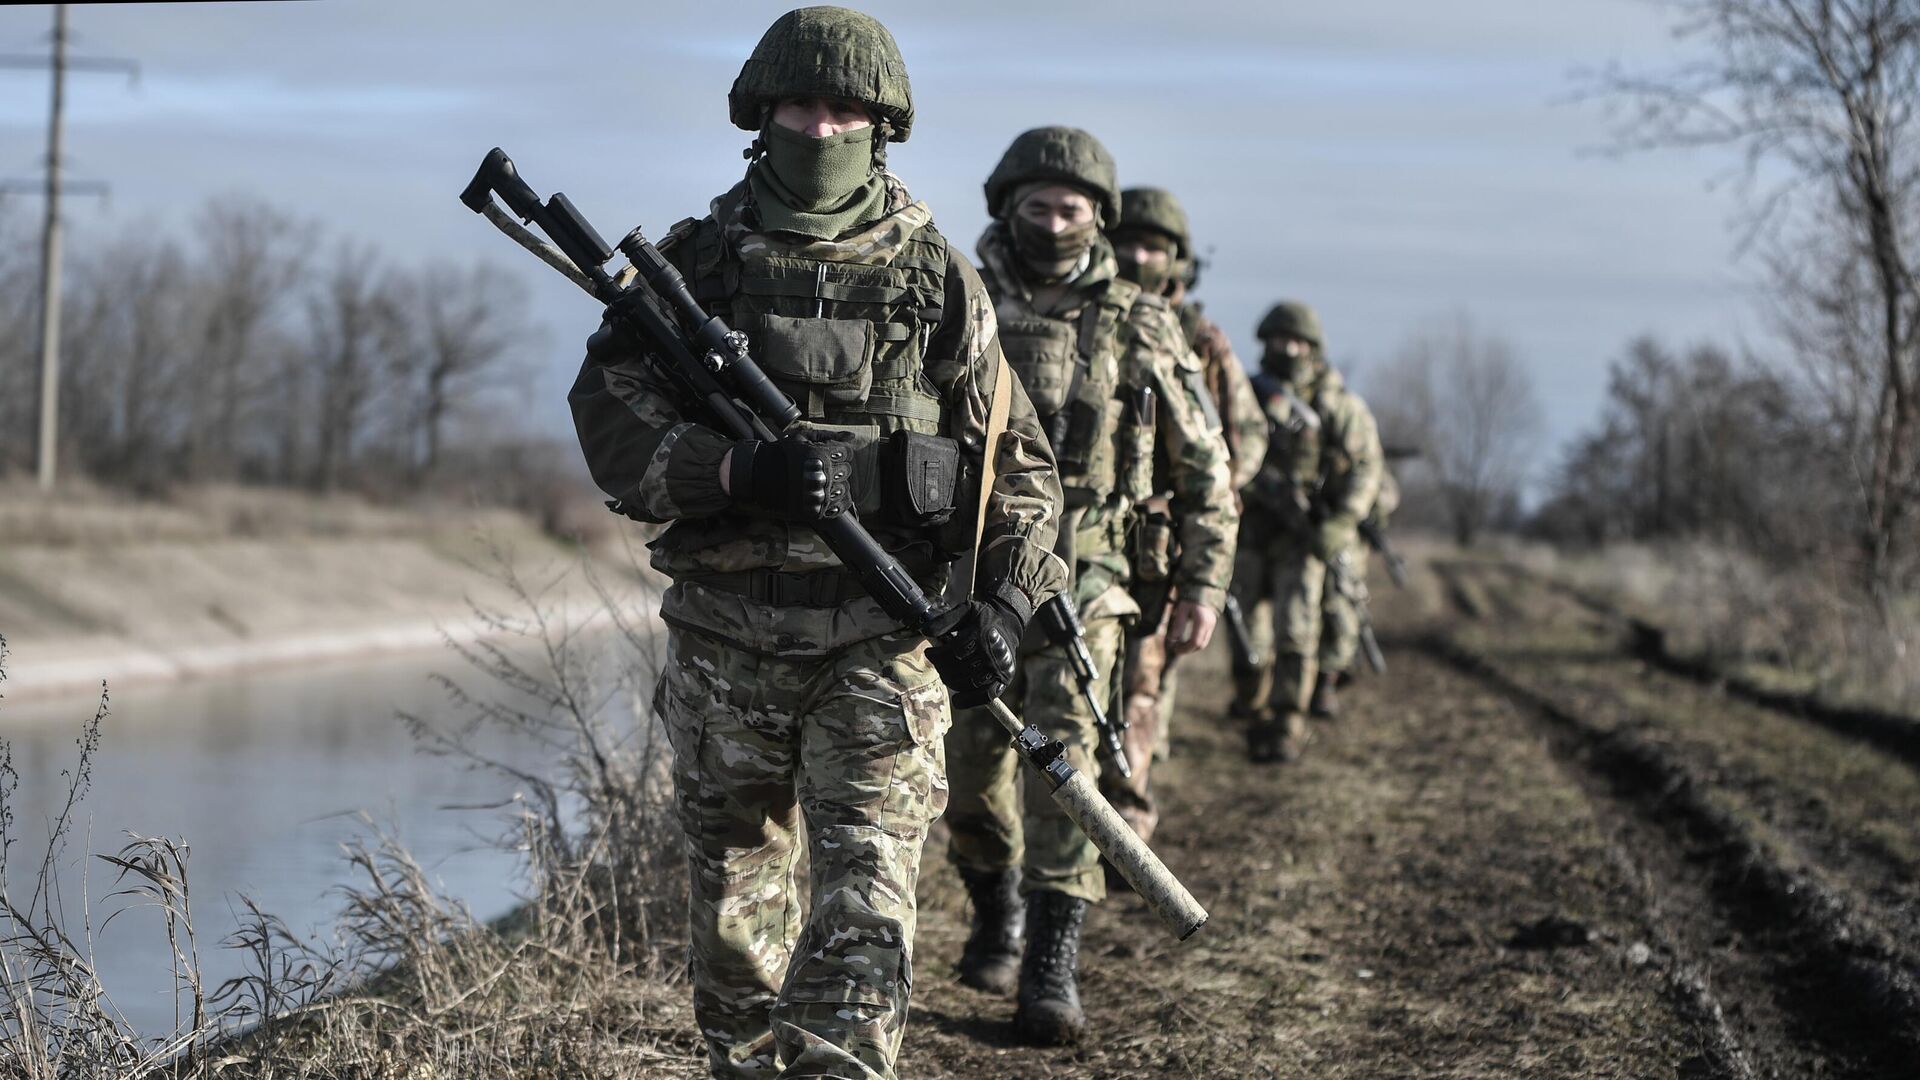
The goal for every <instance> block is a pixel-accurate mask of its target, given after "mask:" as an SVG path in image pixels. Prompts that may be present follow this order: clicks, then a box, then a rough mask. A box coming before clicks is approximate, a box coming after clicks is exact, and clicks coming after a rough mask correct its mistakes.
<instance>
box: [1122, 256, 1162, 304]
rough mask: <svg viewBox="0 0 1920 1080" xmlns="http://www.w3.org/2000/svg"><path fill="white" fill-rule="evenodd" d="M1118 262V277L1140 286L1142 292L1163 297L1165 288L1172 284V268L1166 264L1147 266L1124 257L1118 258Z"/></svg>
mask: <svg viewBox="0 0 1920 1080" xmlns="http://www.w3.org/2000/svg"><path fill="white" fill-rule="evenodd" d="M1119 261H1120V277H1121V278H1122V279H1124V280H1127V281H1131V282H1133V283H1134V284H1135V285H1138V286H1140V288H1141V291H1143V292H1149V293H1153V294H1154V295H1156V296H1164V295H1166V292H1167V286H1168V285H1171V284H1172V283H1173V267H1172V266H1169V265H1166V264H1161V265H1159V266H1148V265H1146V264H1145V263H1138V262H1134V261H1133V260H1132V259H1129V258H1127V257H1126V256H1125V255H1121V256H1119Z"/></svg>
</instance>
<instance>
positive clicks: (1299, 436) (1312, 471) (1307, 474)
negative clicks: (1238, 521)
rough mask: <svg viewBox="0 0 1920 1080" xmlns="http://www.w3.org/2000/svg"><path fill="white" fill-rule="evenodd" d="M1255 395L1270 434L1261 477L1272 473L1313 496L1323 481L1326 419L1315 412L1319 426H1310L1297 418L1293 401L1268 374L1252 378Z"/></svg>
mask: <svg viewBox="0 0 1920 1080" xmlns="http://www.w3.org/2000/svg"><path fill="white" fill-rule="evenodd" d="M1253 392H1254V394H1255V396H1257V397H1258V398H1259V399H1260V409H1261V411H1262V412H1264V413H1266V415H1267V430H1268V432H1269V438H1268V442H1267V460H1266V462H1265V464H1264V465H1263V467H1262V470H1261V471H1262V473H1263V474H1268V473H1270V474H1271V476H1272V478H1273V479H1277V480H1278V481H1280V482H1281V483H1283V484H1285V485H1287V486H1288V487H1289V488H1293V489H1298V490H1301V491H1304V492H1306V493H1307V494H1309V495H1311V494H1313V493H1314V492H1315V491H1317V490H1318V489H1319V487H1320V481H1321V479H1322V477H1321V469H1322V466H1323V464H1324V463H1323V461H1322V457H1323V453H1324V449H1325V441H1326V418H1325V417H1323V416H1321V415H1320V414H1319V413H1318V412H1315V413H1314V420H1315V421H1317V422H1312V423H1310V422H1308V420H1307V418H1306V417H1303V416H1300V415H1298V414H1297V413H1296V412H1295V406H1294V404H1293V401H1294V399H1293V398H1289V397H1288V396H1286V394H1285V393H1284V392H1283V391H1282V389H1281V383H1280V381H1279V380H1278V379H1275V378H1274V377H1273V376H1272V375H1269V374H1267V373H1266V372H1261V373H1260V374H1258V375H1255V376H1254V377H1253ZM1301 403H1302V404H1303V405H1306V407H1307V408H1309V409H1314V408H1315V407H1316V406H1315V405H1313V404H1312V403H1308V402H1306V401H1305V399H1301ZM1256 486H1258V485H1256Z"/></svg>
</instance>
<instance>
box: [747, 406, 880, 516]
mask: <svg viewBox="0 0 1920 1080" xmlns="http://www.w3.org/2000/svg"><path fill="white" fill-rule="evenodd" d="M852 441H853V434H852V433H851V432H846V431H816V430H811V429H809V430H805V431H796V432H790V433H788V434H786V435H783V436H781V437H780V439H779V440H778V441H776V442H760V441H758V440H754V439H742V440H740V441H739V442H737V443H734V444H733V462H732V464H731V465H730V466H729V472H728V474H727V486H728V489H729V493H730V494H731V496H732V498H733V503H734V505H735V506H738V507H740V508H741V509H742V510H746V511H747V512H749V513H754V514H760V515H762V516H765V517H776V518H785V519H787V520H789V521H820V520H822V519H824V518H830V517H838V516H839V515H841V514H844V513H846V512H847V510H848V509H849V508H851V507H852V505H853V491H852V487H853V485H852V480H853V446H852Z"/></svg>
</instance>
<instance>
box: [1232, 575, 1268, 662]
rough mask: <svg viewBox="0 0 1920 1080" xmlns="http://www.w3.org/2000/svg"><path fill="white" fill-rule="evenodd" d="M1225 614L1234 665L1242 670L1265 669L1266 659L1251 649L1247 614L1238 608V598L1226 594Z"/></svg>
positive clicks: (1250, 634) (1251, 637) (1251, 640)
mask: <svg viewBox="0 0 1920 1080" xmlns="http://www.w3.org/2000/svg"><path fill="white" fill-rule="evenodd" d="M1225 612H1226V616H1227V643H1228V644H1229V645H1232V646H1233V662H1234V664H1235V665H1236V666H1238V667H1239V668H1241V669H1242V670H1257V669H1259V668H1263V667H1266V666H1267V664H1266V658H1265V657H1263V656H1261V655H1259V654H1258V653H1256V652H1255V651H1254V649H1253V633H1252V632H1251V631H1250V630H1248V629H1247V613H1246V612H1245V611H1243V610H1242V609H1241V607H1240V598H1239V597H1237V596H1235V595H1233V594H1232V593H1228V594H1227V603H1226V608H1225Z"/></svg>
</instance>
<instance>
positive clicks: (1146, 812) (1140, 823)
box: [1100, 604, 1180, 840]
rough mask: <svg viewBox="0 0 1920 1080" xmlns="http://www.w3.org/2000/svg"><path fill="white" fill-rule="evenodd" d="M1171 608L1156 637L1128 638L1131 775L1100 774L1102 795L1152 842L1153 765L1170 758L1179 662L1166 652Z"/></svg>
mask: <svg viewBox="0 0 1920 1080" xmlns="http://www.w3.org/2000/svg"><path fill="white" fill-rule="evenodd" d="M1172 608H1173V605H1172V604H1168V605H1167V606H1166V608H1165V610H1163V611H1162V612H1161V616H1160V625H1159V626H1158V627H1156V628H1155V629H1154V632H1153V633H1151V634H1147V635H1145V636H1143V637H1131V638H1129V639H1128V640H1127V656H1126V664H1125V674H1124V676H1123V679H1124V682H1123V687H1124V689H1123V695H1124V696H1123V698H1122V706H1121V707H1122V708H1123V709H1125V710H1126V714H1125V715H1126V718H1127V731H1126V734H1125V735H1124V736H1123V737H1122V743H1123V745H1124V746H1125V747H1126V751H1127V765H1128V766H1129V767H1130V768H1131V769H1132V770H1133V775H1132V776H1131V777H1128V778H1122V777H1121V776H1120V773H1119V771H1118V770H1113V769H1105V770H1102V772H1101V774H1100V790H1101V793H1102V794H1104V795H1106V797H1107V801H1108V802H1110V803H1112V804H1113V808H1114V809H1115V810H1118V811H1119V812H1120V816H1121V817H1123V818H1125V819H1126V821H1127V824H1129V825H1131V826H1133V831H1134V832H1135V833H1138V834H1139V836H1140V839H1142V840H1150V839H1152V838H1153V830H1154V828H1155V827H1156V826H1158V825H1159V823H1160V811H1159V807H1158V805H1157V804H1156V802H1155V801H1154V797H1153V786H1152V774H1153V764H1154V762H1156V761H1165V760H1166V758H1167V752H1168V746H1169V735H1168V729H1169V727H1170V725H1171V721H1172V720H1173V698H1174V694H1175V692H1176V690H1177V689H1178V682H1179V674H1180V669H1179V666H1178V661H1179V659H1180V658H1179V657H1177V656H1173V655H1171V654H1170V653H1168V651H1167V619H1168V617H1169V615H1170V613H1171V611H1172Z"/></svg>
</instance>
